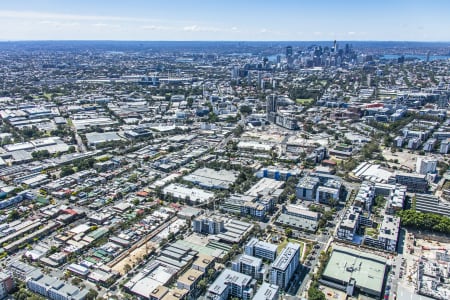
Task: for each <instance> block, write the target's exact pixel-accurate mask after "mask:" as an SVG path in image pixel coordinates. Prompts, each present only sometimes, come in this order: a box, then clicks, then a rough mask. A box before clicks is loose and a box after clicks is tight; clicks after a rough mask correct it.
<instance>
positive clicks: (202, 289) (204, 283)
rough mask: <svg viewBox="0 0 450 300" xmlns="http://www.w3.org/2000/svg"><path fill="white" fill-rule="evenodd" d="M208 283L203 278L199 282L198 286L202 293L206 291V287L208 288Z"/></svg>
mask: <svg viewBox="0 0 450 300" xmlns="http://www.w3.org/2000/svg"><path fill="white" fill-rule="evenodd" d="M207 284H208V283H207V282H206V279H205V278H203V279H202V280H200V281H199V282H198V285H197V287H198V289H199V290H200V291H202V292H203V291H204V290H206V286H207Z"/></svg>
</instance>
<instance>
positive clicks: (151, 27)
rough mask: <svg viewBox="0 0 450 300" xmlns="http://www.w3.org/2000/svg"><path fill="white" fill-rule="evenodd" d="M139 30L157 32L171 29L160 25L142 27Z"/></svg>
mask: <svg viewBox="0 0 450 300" xmlns="http://www.w3.org/2000/svg"><path fill="white" fill-rule="evenodd" d="M141 29H144V30H155V31H157V30H169V29H172V28H171V27H168V26H160V25H144V26H141Z"/></svg>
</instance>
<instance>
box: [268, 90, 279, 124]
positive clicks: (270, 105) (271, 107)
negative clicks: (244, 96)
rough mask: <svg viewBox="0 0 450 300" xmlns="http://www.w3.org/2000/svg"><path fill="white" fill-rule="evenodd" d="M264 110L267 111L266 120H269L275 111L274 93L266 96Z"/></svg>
mask: <svg viewBox="0 0 450 300" xmlns="http://www.w3.org/2000/svg"><path fill="white" fill-rule="evenodd" d="M266 112H267V120H269V121H270V120H271V116H272V115H275V114H276V112H277V96H276V95H275V94H272V95H270V96H267V105H266ZM272 122H273V121H272Z"/></svg>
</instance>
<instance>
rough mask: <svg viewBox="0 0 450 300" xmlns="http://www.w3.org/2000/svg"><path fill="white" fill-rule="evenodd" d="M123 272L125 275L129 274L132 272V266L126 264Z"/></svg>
mask: <svg viewBox="0 0 450 300" xmlns="http://www.w3.org/2000/svg"><path fill="white" fill-rule="evenodd" d="M123 271H124V272H125V273H129V272H130V271H131V266H130V265H129V264H126V265H125V266H124V267H123Z"/></svg>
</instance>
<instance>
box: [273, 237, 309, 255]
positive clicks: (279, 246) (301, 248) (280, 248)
mask: <svg viewBox="0 0 450 300" xmlns="http://www.w3.org/2000/svg"><path fill="white" fill-rule="evenodd" d="M289 242H291V243H294V244H299V245H300V258H301V256H302V253H303V247H305V243H304V242H301V241H298V240H296V239H286V240H284V241H283V242H282V243H281V244H279V245H278V249H277V254H280V253H281V250H283V249H284V247H286V245H287V243H289Z"/></svg>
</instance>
